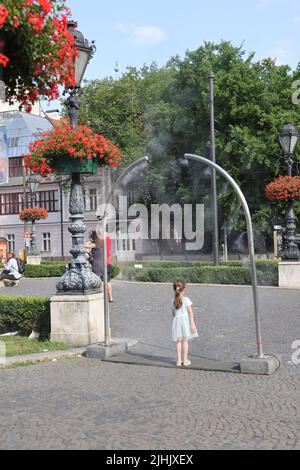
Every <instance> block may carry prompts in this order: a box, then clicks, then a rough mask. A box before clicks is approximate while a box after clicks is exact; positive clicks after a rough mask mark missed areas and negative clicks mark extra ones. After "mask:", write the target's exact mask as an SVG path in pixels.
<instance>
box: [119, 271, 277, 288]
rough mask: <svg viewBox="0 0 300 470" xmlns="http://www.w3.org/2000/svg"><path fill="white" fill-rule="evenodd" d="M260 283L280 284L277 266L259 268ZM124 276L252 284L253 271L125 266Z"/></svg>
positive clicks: (145, 280) (153, 280)
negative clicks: (265, 268) (136, 267)
mask: <svg viewBox="0 0 300 470" xmlns="http://www.w3.org/2000/svg"><path fill="white" fill-rule="evenodd" d="M257 277H258V283H259V284H260V285H264V286H276V285H278V270H277V268H276V269H274V268H272V269H269V270H265V271H264V270H261V269H257ZM122 278H123V279H126V280H129V281H137V282H168V283H169V282H170V283H172V282H174V280H175V279H183V280H184V281H186V282H188V283H193V284H227V285H229V284H232V285H250V284H251V272H250V268H249V267H242V266H217V267H216V266H201V267H192V268H186V267H184V268H182V267H180V268H165V269H161V268H145V269H135V268H125V269H124V270H122Z"/></svg>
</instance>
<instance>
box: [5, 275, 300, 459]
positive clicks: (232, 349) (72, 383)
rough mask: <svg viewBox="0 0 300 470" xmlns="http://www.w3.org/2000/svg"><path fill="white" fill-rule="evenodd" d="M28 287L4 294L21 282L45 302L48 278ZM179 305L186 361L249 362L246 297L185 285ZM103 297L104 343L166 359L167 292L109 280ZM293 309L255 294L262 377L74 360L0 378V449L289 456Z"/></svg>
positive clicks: (294, 435) (274, 294)
mask: <svg viewBox="0 0 300 470" xmlns="http://www.w3.org/2000/svg"><path fill="white" fill-rule="evenodd" d="M39 282H40V281H38V282H33V281H30V280H23V282H22V283H20V286H19V287H18V289H11V290H10V291H9V293H11V292H14V295H19V294H20V289H23V288H24V289H25V284H26V289H29V287H30V286H31V288H30V290H29V292H30V294H31V295H41V292H42V294H43V295H48V296H51V293H52V292H54V286H55V282H54V280H51V281H48V282H47V283H45V284H43V285H41V284H39ZM42 282H43V281H42ZM51 283H52V284H51ZM51 285H52V288H53V291H51V289H52V288H51ZM5 290H6V289H5ZM27 292H28V291H27ZM6 294H7V293H5V294H4V292H3V290H2V292H1V295H6ZM188 295H189V296H190V297H191V298H192V300H193V302H194V309H195V313H196V321H197V326H198V329H199V332H200V338H199V339H197V340H195V341H194V342H193V343H191V353H192V356H194V357H207V358H209V359H219V360H223V359H227V360H232V361H239V360H240V359H241V357H244V356H245V355H246V356H247V355H249V354H253V353H255V330H254V315H253V307H252V297H251V289H249V288H247V287H212V286H210V287H199V286H190V287H189V291H188ZM114 298H115V303H114V304H113V305H112V309H111V326H112V333H113V336H118V337H122V336H123V337H124V336H125V337H127V338H128V337H131V338H136V339H138V341H139V344H138V346H137V347H136V348H135V349H134V352H135V353H136V354H144V355H147V354H149V355H157V356H161V357H164V358H174V345H173V343H172V341H171V339H170V324H171V316H170V309H169V306H170V302H171V299H172V291H171V290H170V286H167V285H140V284H139V285H137V284H127V283H121V282H118V281H115V282H114ZM299 300H300V291H296V290H295V291H286V290H281V289H266V288H263V289H260V301H261V311H262V326H263V329H262V330H263V338H264V342H265V344H264V346H265V350H266V352H269V353H273V354H281V355H282V364H283V367H282V369H281V370H280V371H279V372H278V373H277V374H275V375H273V376H271V377H267V376H245V375H241V374H224V373H221V372H206V371H196V370H181V369H176V368H175V367H174V368H168V369H164V368H156V367H148V366H136V365H124V364H113V363H107V362H101V361H98V360H92V359H85V358H82V359H70V360H64V361H58V362H55V363H52V362H51V363H46V364H40V365H35V366H29V367H23V368H18V369H6V370H0V403H1V420H0V448H1V449H103V450H105V449H107V450H129V449H130V450H140V449H151V450H176V449H182V450H185V449H188V450H194V449H300V395H299V387H300V366H296V365H293V364H292V363H291V355H292V349H291V345H292V343H293V342H294V341H296V340H300V322H299Z"/></svg>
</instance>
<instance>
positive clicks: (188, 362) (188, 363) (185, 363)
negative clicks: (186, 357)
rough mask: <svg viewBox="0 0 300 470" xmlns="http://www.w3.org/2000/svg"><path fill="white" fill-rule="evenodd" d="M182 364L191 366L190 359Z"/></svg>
mask: <svg viewBox="0 0 300 470" xmlns="http://www.w3.org/2000/svg"><path fill="white" fill-rule="evenodd" d="M183 365H184V367H188V366H191V365H192V363H191V361H187V362H184V363H183Z"/></svg>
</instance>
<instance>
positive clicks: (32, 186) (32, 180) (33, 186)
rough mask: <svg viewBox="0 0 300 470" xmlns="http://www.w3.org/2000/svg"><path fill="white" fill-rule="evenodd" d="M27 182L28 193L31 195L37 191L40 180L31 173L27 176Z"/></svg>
mask: <svg viewBox="0 0 300 470" xmlns="http://www.w3.org/2000/svg"><path fill="white" fill-rule="evenodd" d="M27 184H28V187H29V190H30V193H31V194H32V195H33V194H35V193H36V192H37V189H38V187H39V185H40V182H39V179H38V177H37V176H34V175H32V176H30V177H29V180H28V182H27Z"/></svg>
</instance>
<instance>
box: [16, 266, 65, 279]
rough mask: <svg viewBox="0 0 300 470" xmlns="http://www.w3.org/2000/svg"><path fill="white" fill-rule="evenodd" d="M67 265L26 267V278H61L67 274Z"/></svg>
mask: <svg viewBox="0 0 300 470" xmlns="http://www.w3.org/2000/svg"><path fill="white" fill-rule="evenodd" d="M65 270H66V265H65V264H64V265H62V264H54V263H49V264H48V263H47V264H41V265H40V266H32V265H28V264H27V265H26V268H25V273H24V277H26V278H39V277H61V276H63V274H64V273H65Z"/></svg>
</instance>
